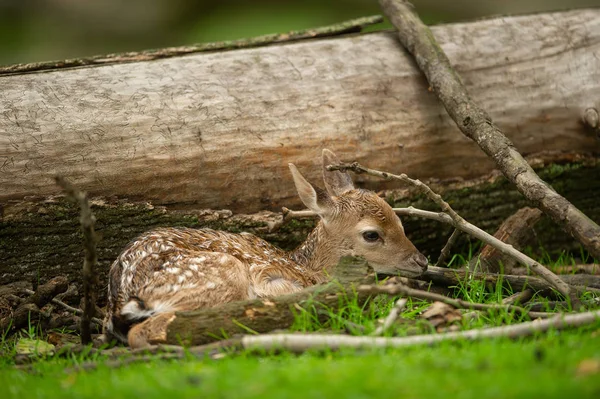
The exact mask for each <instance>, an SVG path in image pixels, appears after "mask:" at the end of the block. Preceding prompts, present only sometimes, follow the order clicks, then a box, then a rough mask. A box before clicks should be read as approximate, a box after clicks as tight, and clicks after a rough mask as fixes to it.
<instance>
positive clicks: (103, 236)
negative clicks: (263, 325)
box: [0, 157, 600, 304]
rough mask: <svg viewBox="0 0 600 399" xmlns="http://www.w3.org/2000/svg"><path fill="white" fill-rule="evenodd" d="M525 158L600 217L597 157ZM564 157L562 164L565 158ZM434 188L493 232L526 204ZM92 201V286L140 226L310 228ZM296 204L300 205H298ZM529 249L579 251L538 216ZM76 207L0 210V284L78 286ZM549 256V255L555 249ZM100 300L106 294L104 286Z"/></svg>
mask: <svg viewBox="0 0 600 399" xmlns="http://www.w3.org/2000/svg"><path fill="white" fill-rule="evenodd" d="M552 159H554V163H552V162H550V160H549V159H544V160H543V161H542V160H538V161H536V160H530V162H531V163H532V164H534V165H535V164H538V165H539V164H540V163H541V164H544V163H546V165H545V166H541V165H539V166H540V167H541V169H539V170H538V173H540V175H541V176H542V177H543V178H544V179H546V180H547V181H549V182H551V184H552V185H553V186H554V187H555V188H556V189H557V190H558V191H559V192H560V193H561V194H563V195H565V196H566V197H567V198H569V199H570V200H571V201H572V202H573V203H574V204H576V205H577V206H578V207H580V208H581V209H583V210H584V211H585V212H586V213H587V214H588V215H590V217H592V218H593V219H595V220H600V202H599V201H597V198H596V196H595V195H594V193H597V192H600V179H598V178H597V177H598V176H599V174H600V164H599V163H598V161H597V159H596V158H590V159H584V158H580V157H569V158H567V159H562V158H559V159H556V158H552ZM563 162H566V163H563ZM432 188H434V189H435V190H436V191H437V192H439V193H441V194H442V195H443V197H444V198H445V199H446V200H447V201H448V202H449V203H451V204H452V206H453V207H454V209H455V210H456V211H457V212H459V214H461V215H462V216H464V217H465V219H467V220H468V221H470V222H472V223H474V224H476V225H478V226H479V227H481V228H483V229H484V230H486V231H488V232H490V233H493V232H494V231H496V229H497V228H498V226H499V225H500V224H501V223H502V222H503V221H504V220H505V219H506V218H507V217H509V216H510V215H511V214H513V213H514V212H516V211H517V210H518V209H519V208H522V207H524V206H527V202H526V200H525V199H524V198H523V197H522V196H521V195H520V194H519V193H518V191H516V190H515V189H514V187H513V186H512V185H511V184H510V183H508V182H507V181H506V179H505V178H503V177H502V176H499V175H498V174H497V173H495V174H492V175H488V176H485V177H483V178H481V179H476V180H472V181H458V182H457V181H455V182H438V183H435V184H432ZM383 195H384V196H385V197H386V198H387V200H388V201H389V202H390V203H391V204H393V205H394V206H398V207H404V206H409V205H413V206H415V207H418V208H424V209H429V210H436V211H437V210H438V208H437V207H436V205H435V204H432V203H431V202H430V201H429V200H427V199H425V198H423V196H422V195H419V194H418V193H415V192H414V190H412V189H402V190H392V191H386V192H384V193H383ZM90 205H91V208H92V211H93V212H94V214H95V216H96V219H97V222H96V225H95V230H96V234H97V235H98V239H99V241H98V245H97V254H98V265H97V268H96V271H97V273H98V278H99V283H98V287H106V283H107V280H106V276H107V272H108V269H109V267H110V264H111V263H112V262H113V261H114V260H115V259H116V257H117V255H118V254H119V253H120V251H122V250H123V248H124V247H125V245H126V244H127V243H128V242H129V241H130V240H132V239H134V238H135V237H136V236H137V235H139V234H141V233H143V232H144V231H147V230H150V229H152V228H155V227H159V226H187V227H196V228H200V227H208V228H215V229H224V230H228V231H232V232H240V231H248V232H251V233H254V234H257V235H259V236H261V237H263V238H265V239H266V240H268V241H270V242H271V243H273V244H275V245H277V246H279V247H281V248H284V249H293V248H295V247H296V246H297V245H298V244H300V242H302V240H304V238H305V237H306V235H307V234H308V232H309V231H310V229H311V228H312V227H313V226H314V220H312V219H301V220H291V221H289V222H288V223H286V224H284V225H283V226H282V227H281V228H280V229H279V230H277V231H274V232H270V231H269V224H273V223H274V222H276V221H278V220H279V219H280V218H281V215H280V214H276V213H272V212H260V213H256V214H249V215H248V214H234V213H232V212H231V211H229V210H194V209H187V210H181V209H179V210H178V209H173V208H172V207H167V206H158V205H153V204H152V203H150V202H131V201H125V200H116V199H110V198H92V199H90ZM298 209H300V208H298ZM403 224H404V226H405V230H406V232H407V235H408V236H409V238H410V239H411V241H413V243H415V245H416V246H417V248H419V250H421V251H423V252H424V253H425V254H426V255H429V256H430V259H432V260H433V259H435V257H437V256H438V254H439V251H440V249H441V248H442V246H443V245H444V244H445V242H446V239H447V237H448V236H449V235H450V233H451V230H452V228H451V227H450V226H448V225H445V224H440V223H437V222H434V221H431V220H426V219H419V218H411V217H404V218H403ZM535 231H536V242H535V244H534V245H533V246H534V247H544V248H545V249H546V250H548V251H551V252H552V249H554V250H556V252H557V253H556V254H558V253H560V252H561V251H563V250H573V251H574V252H575V253H576V254H578V253H579V246H578V244H577V243H576V242H575V241H573V240H572V238H570V237H569V236H568V235H567V234H564V233H562V231H561V230H560V229H559V228H557V226H555V225H554V223H552V222H551V221H549V220H547V219H545V218H543V219H542V220H541V221H540V222H539V223H538V224H537V225H536V227H535ZM82 239H83V237H82V233H81V228H80V225H79V212H78V209H77V207H76V206H75V205H74V204H72V203H71V202H69V201H67V200H66V199H65V198H64V197H41V198H28V199H27V200H26V201H20V202H15V203H12V204H11V206H9V207H6V208H5V209H4V210H3V217H2V218H0V285H2V284H7V283H10V282H14V281H21V280H27V281H30V282H31V283H34V284H37V283H38V281H39V282H41V283H43V282H46V281H48V280H49V279H51V278H52V277H55V276H57V275H66V276H68V278H69V280H70V281H72V282H76V283H78V285H79V288H81V285H80V283H81V262H82V259H83V257H84V249H83V246H82V244H81V242H82ZM475 245H479V244H478V243H477V242H475V241H470V239H469V237H468V236H467V235H465V234H461V235H460V237H459V239H458V241H457V243H456V244H455V246H454V247H453V250H452V252H453V253H459V252H462V253H464V252H467V251H469V250H470V247H473V249H471V251H474V249H475V248H477V247H474V246H475ZM553 254H554V253H553ZM98 299H99V301H100V303H101V304H102V303H103V302H104V299H105V291H104V289H101V290H99V292H98Z"/></svg>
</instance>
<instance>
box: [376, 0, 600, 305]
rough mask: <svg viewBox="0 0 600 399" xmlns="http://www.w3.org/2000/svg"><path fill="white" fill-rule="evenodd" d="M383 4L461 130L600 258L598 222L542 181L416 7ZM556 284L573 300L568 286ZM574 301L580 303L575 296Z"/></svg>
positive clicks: (386, 0)
mask: <svg viewBox="0 0 600 399" xmlns="http://www.w3.org/2000/svg"><path fill="white" fill-rule="evenodd" d="M379 3H380V5H381V7H382V9H383V11H384V12H385V15H386V16H387V17H388V18H389V19H390V21H391V22H392V24H393V25H394V26H395V27H396V29H397V30H398V37H399V38H400V41H401V42H402V44H403V45H404V47H405V48H406V49H407V50H408V51H409V52H410V53H411V54H412V55H413V56H414V58H415V61H416V63H417V65H418V66H419V68H420V69H421V71H423V74H424V75H425V77H426V78H427V80H428V81H429V84H430V85H431V88H432V90H433V91H434V92H435V93H436V94H437V96H438V98H439V99H440V101H441V102H442V104H443V105H444V107H445V108H446V111H447V112H448V115H450V117H451V118H452V120H453V121H454V122H455V123H456V125H457V127H458V128H459V129H460V130H461V132H462V133H463V134H464V135H465V136H467V137H468V138H470V139H471V140H473V141H475V142H476V143H477V144H478V145H479V147H480V148H481V149H482V150H483V151H484V152H485V153H486V154H487V155H488V156H489V157H490V158H491V159H492V160H493V161H494V162H495V163H496V165H497V167H498V169H500V171H502V173H503V174H504V176H505V177H506V178H507V179H508V180H509V181H510V182H511V183H513V184H514V185H515V187H516V188H517V189H518V190H519V192H521V194H523V195H524V196H525V197H526V198H527V199H528V200H529V201H531V202H532V203H533V204H535V205H536V207H537V208H540V209H541V210H543V211H544V213H545V214H546V215H548V216H550V217H551V218H552V219H553V220H554V222H556V223H557V224H558V225H559V226H561V227H562V228H564V229H565V230H566V231H567V232H568V233H570V234H571V235H572V236H573V237H575V238H576V239H577V240H578V241H579V242H580V243H581V244H582V245H583V246H584V247H585V248H586V249H587V250H588V251H589V252H590V253H591V254H592V255H593V256H595V257H596V258H600V226H599V225H598V224H597V223H595V222H594V221H593V220H592V219H590V218H589V217H587V216H586V215H585V214H583V212H581V211H580V210H579V209H578V208H576V207H575V206H573V204H571V203H570V202H569V201H568V200H567V199H566V198H564V197H563V196H561V195H560V194H558V193H557V192H556V191H555V190H554V189H552V187H551V186H550V185H549V184H547V183H546V182H544V181H543V180H542V179H541V178H540V177H539V176H538V175H537V174H536V173H535V171H534V170H533V168H532V167H531V166H530V165H529V164H528V163H527V161H525V159H524V158H523V156H522V155H521V154H520V153H519V152H518V151H517V149H516V148H515V146H514V145H513V143H512V142H511V141H510V140H509V139H508V138H507V137H506V136H505V135H504V134H503V133H502V131H501V130H500V129H499V128H498V126H496V125H494V123H493V122H492V119H491V117H490V115H488V113H487V112H486V111H485V110H484V109H483V108H481V107H480V106H479V105H478V104H477V103H476V102H475V101H473V99H472V98H471V97H470V96H469V93H468V91H467V89H466V88H465V86H464V85H463V83H462V82H461V79H460V76H459V74H458V73H457V72H456V71H455V70H454V68H452V65H451V64H450V61H449V60H448V57H447V56H446V54H445V53H444V50H442V48H441V47H440V45H439V44H438V43H437V41H436V40H435V36H434V35H433V33H432V32H431V30H430V29H429V28H428V27H427V26H426V25H425V24H424V23H423V21H421V19H420V18H419V16H418V15H417V13H416V12H415V9H414V7H412V5H411V4H410V3H409V2H407V1H403V0H379ZM554 282H555V283H556V282H557V281H556V280H554ZM556 287H557V289H558V290H559V291H560V292H561V293H563V294H564V295H565V296H567V297H568V298H570V296H569V295H568V287H566V286H560V285H559V286H556ZM563 291H564V292H563ZM570 299H572V300H573V301H574V302H577V299H576V298H570Z"/></svg>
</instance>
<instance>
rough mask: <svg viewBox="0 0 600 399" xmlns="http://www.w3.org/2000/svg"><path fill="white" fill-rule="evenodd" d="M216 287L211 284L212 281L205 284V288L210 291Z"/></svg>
mask: <svg viewBox="0 0 600 399" xmlns="http://www.w3.org/2000/svg"><path fill="white" fill-rule="evenodd" d="M215 287H216V284H215V283H213V282H212V281H209V282H208V283H206V288H207V289H209V290H212V289H214V288H215Z"/></svg>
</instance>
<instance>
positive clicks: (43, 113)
mask: <svg viewBox="0 0 600 399" xmlns="http://www.w3.org/2000/svg"><path fill="white" fill-rule="evenodd" d="M432 30H433V32H434V34H435V36H436V37H437V38H438V40H439V42H440V44H441V47H442V48H443V49H444V51H445V52H446V53H447V54H448V56H449V58H450V61H451V62H452V64H453V65H454V67H455V68H456V69H457V70H458V71H459V72H460V74H461V76H462V77H463V78H464V82H465V84H466V87H467V89H468V90H469V92H470V93H471V95H472V97H473V98H474V99H475V100H476V101H477V102H478V103H480V104H481V105H482V106H483V107H484V108H485V109H487V110H488V111H489V113H490V114H491V115H492V116H493V117H494V119H495V121H496V123H497V124H498V125H499V126H500V127H502V128H503V129H504V130H505V131H507V132H511V133H510V135H509V136H510V137H509V138H510V139H511V140H512V141H513V142H514V143H515V144H516V145H517V146H518V148H519V149H520V150H521V151H522V152H523V153H525V154H527V153H533V152H539V151H547V150H556V151H572V152H581V153H585V152H589V151H592V152H593V151H597V149H598V144H597V138H596V137H595V133H594V132H590V131H588V130H586V129H585V128H584V126H583V124H582V123H581V122H580V119H581V114H582V113H583V112H584V110H586V109H588V108H590V107H591V108H594V107H596V104H595V103H593V101H592V100H590V99H593V98H595V95H596V93H597V91H598V82H600V69H598V68H596V63H595V58H594V57H595V56H596V54H597V53H598V51H599V49H600V10H577V11H567V12H561V13H551V14H538V15H530V16H522V17H503V18H501V19H493V20H484V21H476V22H471V23H462V24H451V25H445V26H437V27H434V28H433V29H432ZM540 32H543V34H540ZM565 32H568V34H565ZM464 43H468V45H464ZM573 70H576V71H577V73H576V74H574V73H572V72H571V71H573ZM491 71H492V72H493V73H490V72H491ZM427 89H428V85H427V83H426V82H425V81H424V80H423V79H422V77H421V75H420V72H419V71H418V70H417V69H416V68H415V65H414V64H413V62H412V60H411V58H410V57H409V56H408V55H407V54H406V53H405V52H403V51H402V50H401V49H400V47H399V45H398V43H397V40H396V38H395V34H394V33H390V32H379V33H371V34H365V35H357V36H347V37H340V38H328V39H322V40H315V41H303V42H296V43H291V44H290V43H288V44H277V45H273V46H267V47H259V48H253V49H243V50H235V51H223V52H212V53H199V54H194V55H188V56H186V57H173V58H166V59H161V60H154V61H152V62H137V63H127V64H118V63H116V64H113V65H108V66H95V67H82V68H78V69H56V70H52V71H48V72H39V73H28V74H22V75H19V74H14V75H7V76H0V114H2V115H3V117H2V118H0V187H2V190H0V205H2V206H4V207H7V206H11V201H13V200H16V201H22V200H23V199H24V198H25V197H28V196H32V195H35V196H43V197H46V196H49V195H54V194H57V193H58V192H59V191H58V189H57V187H56V186H55V185H54V182H53V181H52V177H53V176H54V175H55V174H61V175H63V176H65V177H66V178H69V179H70V180H71V181H72V182H73V183H74V184H75V185H77V186H78V187H80V188H81V189H82V190H85V191H87V192H88V193H89V194H90V197H97V196H106V197H110V198H112V197H118V198H120V199H123V198H128V199H129V200H130V201H152V202H153V203H154V204H159V205H160V204H169V205H177V206H184V205H190V204H195V206H196V207H198V208H228V209H231V210H233V211H237V212H239V211H242V210H243V212H247V213H249V212H255V211H258V210H261V209H269V208H270V209H276V208H277V207H279V206H281V205H285V206H294V205H296V206H297V205H299V202H298V200H297V199H296V196H295V192H294V188H293V184H292V181H291V179H290V178H289V174H288V170H287V166H286V163H287V162H294V163H295V164H296V165H297V166H298V167H299V168H300V169H301V170H302V172H303V173H306V174H307V175H308V177H309V179H312V180H315V181H317V180H320V179H319V178H318V175H319V173H320V172H319V171H318V169H317V168H314V167H313V166H314V163H315V162H316V160H317V158H318V154H319V153H320V151H321V149H322V147H323V146H327V147H330V148H331V149H333V150H334V151H335V152H336V153H338V155H340V157H341V159H342V160H345V161H353V160H357V161H359V162H361V163H362V164H364V165H368V166H370V167H373V168H377V169H384V170H390V171H396V172H405V173H407V174H409V175H410V176H412V177H414V178H419V179H426V178H428V177H435V178H442V179H443V178H473V177H476V176H481V175H482V174H484V173H487V172H489V171H491V170H492V168H493V163H492V162H491V161H489V160H488V159H487V158H486V156H485V154H483V153H481V152H480V151H478V149H477V146H476V144H474V143H472V142H470V141H469V140H468V139H467V138H466V137H462V136H461V135H458V134H456V127H455V126H454V125H453V123H452V121H451V119H450V118H449V117H448V116H447V115H446V113H445V111H444V109H443V108H442V106H441V105H440V104H438V102H437V99H436V98H435V96H434V95H433V94H432V93H430V92H429V91H428V90H427ZM541 98H543V99H544V100H543V101H539V99H541ZM465 159H468V161H465ZM368 182H369V181H368V180H366V181H365V182H364V183H365V184H367V183H368ZM378 184H379V183H378ZM367 185H369V184H367ZM370 187H374V185H373V184H370ZM378 187H381V186H378ZM387 187H388V188H390V187H392V186H387Z"/></svg>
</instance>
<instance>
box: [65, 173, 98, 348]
mask: <svg viewBox="0 0 600 399" xmlns="http://www.w3.org/2000/svg"><path fill="white" fill-rule="evenodd" d="M55 180H56V183H57V184H58V185H59V186H60V187H61V188H62V189H63V190H64V191H65V192H66V194H67V195H68V196H69V197H70V198H72V199H73V200H74V201H75V202H77V203H78V205H79V208H80V218H79V222H80V223H81V231H82V232H83V244H84V247H85V259H84V261H83V270H82V277H83V298H84V299H83V315H82V316H81V342H82V343H83V344H84V345H85V344H89V343H91V342H92V333H91V326H90V325H91V322H92V319H93V318H94V314H95V311H96V292H95V287H96V280H97V278H96V275H95V274H94V267H95V265H96V262H97V260H98V257H97V255H96V241H97V240H96V233H95V232H94V224H95V223H96V218H95V217H94V214H93V213H92V210H91V208H90V204H89V203H88V199H87V196H86V195H85V193H83V192H81V191H79V190H78V189H76V188H75V186H73V185H72V184H71V183H70V182H69V181H68V180H66V179H65V178H64V177H62V176H56V177H55Z"/></svg>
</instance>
